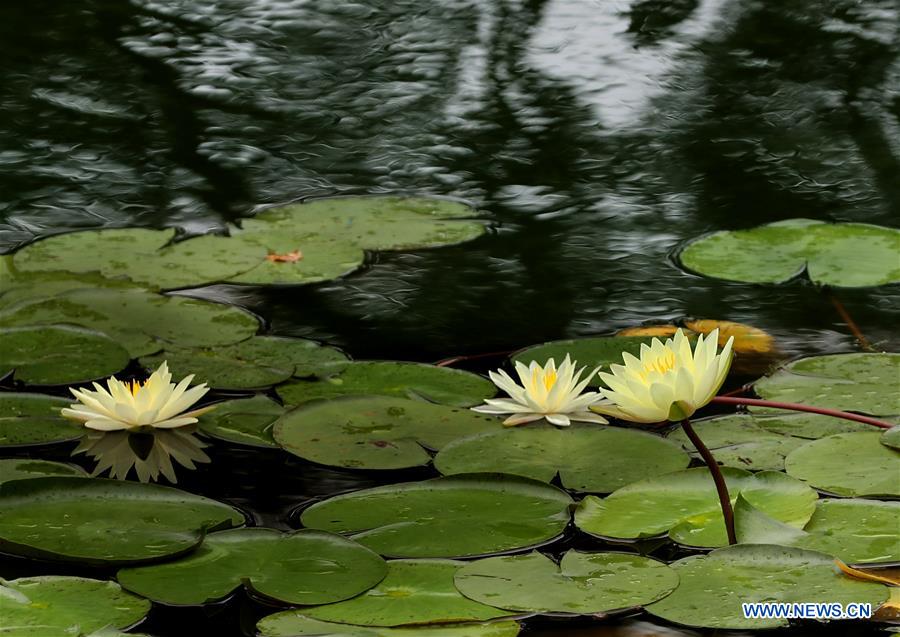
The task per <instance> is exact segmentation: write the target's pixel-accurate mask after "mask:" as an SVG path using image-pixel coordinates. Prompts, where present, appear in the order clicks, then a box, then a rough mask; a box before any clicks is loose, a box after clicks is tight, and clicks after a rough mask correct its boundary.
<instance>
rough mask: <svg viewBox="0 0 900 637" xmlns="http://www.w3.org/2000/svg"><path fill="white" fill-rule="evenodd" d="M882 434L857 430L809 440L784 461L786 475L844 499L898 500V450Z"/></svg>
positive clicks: (899, 487) (899, 464)
mask: <svg viewBox="0 0 900 637" xmlns="http://www.w3.org/2000/svg"><path fill="white" fill-rule="evenodd" d="M881 435H882V434H881V432H878V431H858V432H853V433H848V434H835V435H834V436H828V437H827V438H820V439H819V440H812V441H810V442H807V443H806V444H805V445H803V446H802V447H799V448H798V449H795V450H794V451H792V452H791V454H790V455H788V457H787V458H785V461H784V464H785V469H786V470H787V472H788V474H789V475H792V476H794V477H795V478H799V479H800V480H804V481H806V482H808V483H809V484H811V485H812V486H814V487H815V488H817V489H821V490H822V491H827V492H829V493H835V494H837V495H844V496H889V497H891V496H892V497H900V451H898V450H897V449H891V448H890V447H887V446H885V445H883V444H881Z"/></svg>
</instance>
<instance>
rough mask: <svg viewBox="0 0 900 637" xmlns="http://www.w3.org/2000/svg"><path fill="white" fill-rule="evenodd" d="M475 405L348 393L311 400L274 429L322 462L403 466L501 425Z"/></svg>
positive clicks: (288, 446)
mask: <svg viewBox="0 0 900 637" xmlns="http://www.w3.org/2000/svg"><path fill="white" fill-rule="evenodd" d="M498 426H499V425H498V424H497V420H496V419H495V418H492V417H491V416H485V415H483V414H479V413H476V412H473V411H471V410H469V409H462V408H459V407H448V406H446V405H434V404H432V403H426V402H423V401H421V400H407V399H405V398H391V397H389V396H347V397H345V398H338V399H334V400H317V401H314V402H310V403H305V404H303V405H301V406H300V407H298V408H296V409H294V410H293V411H290V412H288V413H286V414H285V415H284V416H282V417H281V418H280V419H279V420H278V421H277V422H276V423H275V428H274V430H273V436H274V438H275V441H276V442H278V444H279V445H281V446H282V447H283V448H284V449H285V450H286V451H289V452H290V453H292V454H294V455H296V456H300V457H301V458H304V459H306V460H310V461H312V462H317V463H319V464H324V465H330V466H336V467H348V468H352V469H402V468H404V467H415V466H419V465H424V464H428V463H429V462H431V455H430V454H429V453H428V452H427V451H426V448H427V449H440V448H442V447H443V446H444V445H446V444H447V443H448V442H451V441H453V440H456V439H457V438H461V437H464V436H468V435H471V434H473V433H481V432H484V431H488V430H495V429H497V428H498Z"/></svg>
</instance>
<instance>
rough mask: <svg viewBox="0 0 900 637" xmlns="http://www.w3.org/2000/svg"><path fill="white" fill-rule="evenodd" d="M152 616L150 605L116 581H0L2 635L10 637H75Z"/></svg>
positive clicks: (48, 578)
mask: <svg viewBox="0 0 900 637" xmlns="http://www.w3.org/2000/svg"><path fill="white" fill-rule="evenodd" d="M149 611H150V602H148V601H147V600H145V599H141V598H140V597H137V596H135V595H132V594H131V593H127V592H125V591H123V590H122V589H121V588H120V587H119V585H118V584H116V583H115V582H104V581H100V580H95V579H86V578H84V577H62V576H57V575H47V576H44V577H22V578H19V579H16V580H12V581H8V582H7V581H3V580H0V617H2V618H3V621H2V623H3V627H0V632H2V633H3V634H4V635H9V636H10V637H75V636H78V635H88V634H89V633H93V632H94V631H100V630H102V629H104V628H107V629H113V628H122V629H126V628H129V627H131V626H134V625H135V624H137V623H138V622H140V621H141V620H142V619H144V616H145V615H146V614H147V613H148V612H149Z"/></svg>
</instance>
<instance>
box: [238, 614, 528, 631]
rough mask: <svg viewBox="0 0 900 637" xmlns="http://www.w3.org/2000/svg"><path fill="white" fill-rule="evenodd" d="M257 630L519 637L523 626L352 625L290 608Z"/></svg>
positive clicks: (265, 619)
mask: <svg viewBox="0 0 900 637" xmlns="http://www.w3.org/2000/svg"><path fill="white" fill-rule="evenodd" d="M256 630H257V631H258V632H259V635H260V637H304V636H309V637H516V635H518V634H519V630H520V627H519V625H518V624H517V623H516V622H511V621H500V622H491V623H479V624H450V625H440V624H432V625H428V626H415V627H409V628H402V627H401V628H384V627H369V626H350V625H348V624H339V623H334V622H323V621H321V620H318V619H312V618H311V617H306V616H304V615H303V614H302V611H299V610H286V611H283V612H280V613H275V614H274V615H269V616H268V617H263V618H262V619H261V620H260V621H259V623H258V624H257V625H256Z"/></svg>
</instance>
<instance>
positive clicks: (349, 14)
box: [0, 0, 900, 637]
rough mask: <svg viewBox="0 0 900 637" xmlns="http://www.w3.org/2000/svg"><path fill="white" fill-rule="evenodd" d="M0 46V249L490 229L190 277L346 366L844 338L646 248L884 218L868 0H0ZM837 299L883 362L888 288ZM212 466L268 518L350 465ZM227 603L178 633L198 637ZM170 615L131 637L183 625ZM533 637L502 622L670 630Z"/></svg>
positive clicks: (888, 142)
mask: <svg viewBox="0 0 900 637" xmlns="http://www.w3.org/2000/svg"><path fill="white" fill-rule="evenodd" d="M0 50H2V60H3V61H2V65H0V73H2V78H0V100H2V103H0V107H2V118H0V251H2V250H11V249H13V248H15V247H16V246H18V245H21V244H22V243H24V242H27V241H30V240H32V239H34V238H36V237H40V236H44V235H46V234H48V233H52V232H58V231H60V230H64V229H73V228H96V227H112V226H125V225H128V226H146V227H164V226H175V227H179V228H183V229H184V230H185V231H186V232H190V233H194V232H206V231H209V230H215V229H222V228H224V227H225V224H226V222H234V221H236V220H239V219H240V218H241V217H242V216H246V215H248V214H250V213H252V211H253V209H254V207H255V206H257V205H261V204H266V203H273V202H281V201H286V200H291V199H295V198H298V197H307V196H318V195H332V194H342V193H343V194H360V193H385V192H391V193H393V192H403V193H414V194H435V195H446V196H452V197H457V198H461V199H465V200H467V201H469V202H471V203H472V204H474V205H475V206H477V207H478V208H479V209H480V210H481V211H483V213H484V215H485V217H486V218H488V219H490V220H492V221H493V222H494V224H495V228H494V230H493V231H492V232H491V233H490V234H489V235H488V236H485V237H483V238H480V239H478V240H476V241H474V242H471V243H468V244H465V245H461V246H457V247H450V248H444V249H438V250H430V251H422V252H419V253H402V254H389V253H381V254H375V255H371V260H370V263H369V265H368V267H367V268H366V269H365V270H364V271H361V272H358V273H356V274H354V275H352V276H350V277H348V278H346V279H342V280H339V281H334V282H331V283H327V284H322V285H317V286H311V287H299V288H275V289H262V288H239V287H219V288H214V289H212V290H207V291H204V292H201V294H207V295H212V296H214V297H216V298H225V299H228V300H231V301H232V302H237V303H240V304H242V305H246V306H248V307H250V308H252V309H254V310H255V311H257V312H258V313H259V314H261V315H262V316H263V317H265V318H266V319H267V320H268V321H270V326H271V329H272V330H273V331H274V332H276V333H279V334H287V335H295V336H305V337H312V338H318V339H322V340H325V341H328V342H329V343H332V344H336V345H340V346H342V347H344V348H345V349H346V350H347V351H348V352H349V353H350V354H351V355H352V356H354V357H357V358H403V359H417V360H436V359H439V358H443V357H446V356H451V355H458V354H470V353H478V352H489V351H499V350H509V349H516V348H519V347H522V346H524V345H527V344H531V343H536V342H541V341H545V340H551V339H556V338H562V337H566V336H577V335H582V334H594V333H607V332H611V331H613V330H616V329H620V328H622V327H626V326H630V325H634V324H640V323H642V322H646V321H651V320H652V321H658V320H672V319H679V318H682V317H686V316H696V317H704V318H721V319H728V320H736V321H743V322H748V323H751V324H753V325H756V326H758V327H761V328H764V329H766V330H768V331H770V332H772V333H773V334H775V335H776V337H777V338H778V339H779V340H780V341H781V344H782V348H783V349H784V350H785V351H786V352H787V353H788V354H789V355H799V354H812V353H821V352H837V351H851V350H853V349H855V342H854V341H853V339H852V337H850V336H849V335H848V333H847V331H846V329H845V327H844V326H843V325H842V324H841V323H840V320H839V318H838V316H837V315H836V314H835V312H834V310H833V308H832V307H831V305H830V304H829V302H828V301H827V300H826V299H825V298H824V297H823V295H822V294H821V293H820V292H819V291H817V290H816V289H815V288H814V287H813V286H812V285H810V284H808V283H806V282H803V281H798V282H795V283H791V284H788V285H784V286H753V285H745V284H738V283H727V282H721V281H712V280H707V279H702V278H699V277H696V276H692V275H689V274H687V273H685V272H682V271H681V270H679V269H678V268H677V267H676V265H675V264H674V261H673V259H672V256H673V253H674V251H675V250H677V248H678V246H679V245H680V244H681V243H682V242H683V241H684V240H686V239H688V238H691V237H694V236H696V235H698V234H701V233H704V232H708V231H711V230H720V229H735V228H747V227H752V226H755V225H758V224H761V223H767V222H771V221H777V220H780V219H787V218H792V217H808V218H812V219H822V220H837V221H861V222H869V223H878V224H884V225H894V226H896V225H898V220H900V5H898V2H897V0H780V1H777V2H776V1H768V0H634V1H624V0H623V1H619V0H520V1H518V2H514V1H505V0H442V1H437V0H432V1H427V0H426V1H425V2H422V1H418V2H411V1H408V0H368V1H360V2H358V3H351V2H338V1H335V0H328V1H324V0H306V1H304V0H131V1H130V2H125V1H123V0H114V1H113V0H70V1H68V2H59V1H57V0H30V1H29V2H23V1H15V0H7V1H6V2H3V3H0ZM840 297H841V299H842V300H843V302H844V303H845V305H846V306H847V307H848V309H849V310H850V312H851V313H852V314H853V315H854V317H855V318H856V320H857V322H858V323H859V324H860V326H861V327H862V329H863V330H864V331H865V333H866V334H867V336H868V337H869V339H870V340H872V341H873V342H874V343H875V344H876V345H877V346H878V347H879V348H883V349H888V350H891V349H893V350H896V349H897V347H898V344H900V343H898V340H900V339H898V335H897V332H896V325H897V324H898V318H900V303H898V301H900V286H897V285H894V286H885V287H881V288H877V289H866V290H845V291H840ZM219 453H220V457H219V458H218V460H219V461H220V462H219V464H218V468H215V466H214V468H210V469H208V470H204V471H203V472H202V473H200V474H199V477H193V478H188V480H189V482H188V483H187V486H188V487H189V488H191V487H194V486H195V488H196V489H197V490H203V491H204V492H207V493H209V492H210V491H212V492H213V494H219V495H222V496H225V497H229V498H230V499H232V501H236V502H238V503H239V504H244V505H246V506H250V507H251V508H253V509H254V510H256V511H258V512H262V521H263V522H265V523H267V524H274V525H281V526H283V525H284V524H285V520H284V517H283V516H282V515H281V512H283V511H284V510H286V509H287V508H290V506H294V505H296V504H297V503H298V502H299V501H302V499H303V498H305V497H309V496H312V495H324V494H328V493H333V492H335V491H341V490H346V489H349V488H357V487H359V486H362V485H363V484H364V482H365V479H362V480H361V479H360V478H359V476H358V475H349V474H347V475H344V474H338V473H335V472H325V471H324V470H317V469H313V468H312V467H309V466H306V465H300V464H297V465H293V464H290V463H288V464H287V465H285V464H284V463H283V462H281V460H279V461H278V462H276V463H268V464H275V465H277V467H276V468H272V467H261V466H260V465H261V462H260V461H259V459H258V458H257V457H256V456H254V457H253V458H250V457H247V458H244V459H243V461H242V457H241V452H239V451H237V450H227V449H222V450H220V452H219ZM254 453H257V452H254ZM412 477H416V478H417V477H421V476H420V475H415V476H412ZM191 480H196V481H197V482H196V485H194V484H193V483H192V482H190V481H191ZM19 566H22V567H23V568H24V566H23V565H19ZM17 568H18V567H17ZM242 607H243V606H242V605H241V604H237V603H235V604H231V605H230V606H228V607H227V608H226V609H225V610H223V611H222V613H224V615H223V616H224V617H227V618H228V619H227V621H226V620H221V617H219V620H217V619H216V617H217V616H214V617H211V618H208V619H207V618H206V617H205V615H204V618H203V619H202V622H200V620H198V619H197V618H196V617H194V618H193V619H191V620H190V621H192V622H193V621H194V620H197V621H198V622H199V623H197V624H194V625H195V626H201V625H207V624H204V623H203V622H209V623H208V625H209V626H216V628H215V634H219V635H226V637H227V635H229V634H231V633H229V632H227V631H228V630H230V629H226V628H225V627H226V626H233V625H234V623H235V622H234V621H233V618H234V614H235V613H238V612H239V610H237V609H239V608H242ZM179 612H180V611H179ZM185 612H187V611H185ZM248 612H251V614H252V612H253V611H252V610H251V611H248ZM198 613H199V611H198ZM176 615H177V613H176ZM213 615H215V613H213ZM179 616H180V615H179ZM192 617H193V616H192ZM170 620H171V618H170V617H169V615H165V614H164V619H162V620H158V621H155V622H154V623H153V624H152V626H151V627H152V632H154V633H156V634H159V635H178V634H182V633H181V632H180V629H179V627H178V626H177V625H176V624H177V623H173V622H172V621H170ZM220 620H221V621H220ZM185 621H187V620H185ZM148 630H149V628H148ZM198 630H199V631H200V632H197V631H198ZM204 630H205V629H200V628H194V629H192V630H191V631H189V632H190V634H194V635H200V634H213V632H209V633H205V632H203V631H204ZM210 630H212V629H210ZM554 630H555V629H550V630H548V631H547V632H543V631H539V630H535V631H534V632H531V631H529V633H528V634H529V635H535V636H537V635H550V634H554V635H573V636H575V637H588V636H590V637H600V636H602V637H619V635H629V636H631V637H650V636H651V635H661V636H662V635H665V636H666V637H671V636H675V635H692V634H695V633H691V632H690V631H681V630H678V629H673V628H668V627H660V626H656V625H654V624H646V623H634V622H629V623H626V624H625V625H624V628H621V627H620V628H616V629H613V628H599V629H591V630H588V631H587V632H577V631H575V630H574V629H569V628H566V629H564V630H562V631H559V630H555V632H554ZM615 630H624V632H615ZM814 630H815V631H816V634H820V633H821V631H822V630H823V629H820V628H815V629H814ZM835 630H837V629H835ZM848 630H850V629H849V628H847V627H842V628H841V629H840V630H838V631H837V632H833V631H832V634H834V635H839V634H850V633H849V632H847V631H848ZM860 630H862V629H860ZM235 634H236V633H235ZM792 634H799V633H797V632H794V633H792Z"/></svg>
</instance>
